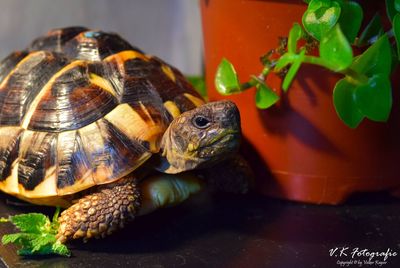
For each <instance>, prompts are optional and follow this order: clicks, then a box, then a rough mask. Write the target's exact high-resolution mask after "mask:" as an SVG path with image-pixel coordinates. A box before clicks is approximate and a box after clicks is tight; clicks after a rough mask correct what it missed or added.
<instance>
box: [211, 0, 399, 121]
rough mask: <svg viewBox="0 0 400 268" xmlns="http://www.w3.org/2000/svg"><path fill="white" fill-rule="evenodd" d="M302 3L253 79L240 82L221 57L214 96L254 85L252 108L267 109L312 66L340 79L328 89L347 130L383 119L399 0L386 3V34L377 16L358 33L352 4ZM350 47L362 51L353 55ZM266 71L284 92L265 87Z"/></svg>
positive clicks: (337, 0)
mask: <svg viewBox="0 0 400 268" xmlns="http://www.w3.org/2000/svg"><path fill="white" fill-rule="evenodd" d="M305 2H306V3H307V4H308V8H307V10H306V11H305V13H304V14H303V18H302V25H300V24H298V23H294V24H293V27H292V29H291V30H290V32H289V34H288V38H287V40H281V42H280V46H279V47H278V49H275V50H272V51H270V52H268V53H267V54H266V55H264V56H262V57H261V63H262V65H263V69H262V71H261V73H260V74H259V75H258V76H255V75H253V76H251V77H250V79H249V80H248V81H246V82H244V83H241V82H240V81H239V78H238V75H237V74H236V71H235V68H234V66H233V64H232V63H231V62H229V61H228V60H227V59H225V58H224V59H222V61H221V63H220V64H219V66H218V69H217V72H216V76H215V85H216V88H217V90H218V92H219V93H221V94H223V95H229V94H235V93H240V92H243V91H245V90H248V89H250V88H254V87H255V88H256V94H255V102H256V106H257V107H258V108H260V109H266V108H269V107H271V106H272V105H274V104H275V103H276V102H277V101H278V100H279V99H280V94H284V93H285V92H287V90H288V89H289V88H290V85H291V84H292V82H293V80H294V78H295V77H296V74H297V72H298V70H299V68H300V67H301V66H302V65H303V64H314V65H318V66H321V67H323V68H326V69H328V70H330V71H332V72H336V73H339V74H342V75H343V78H342V79H340V80H339V81H338V82H337V83H336V85H335V87H334V89H333V104H334V107H335V109H336V112H337V114H338V116H339V118H340V119H341V120H342V121H343V122H344V123H345V124H346V125H347V126H349V127H351V128H356V127H357V126H358V125H359V124H360V123H361V122H362V120H363V119H364V118H367V119H370V120H373V121H379V122H385V121H387V120H388V118H389V115H390V111H391V109H392V88H391V83H390V75H391V72H392V70H393V68H394V65H395V64H397V62H398V58H399V55H400V45H398V44H399V41H400V0H386V7H387V14H388V17H389V18H390V20H391V22H392V29H391V30H390V31H388V32H387V33H385V31H384V29H383V26H382V22H381V19H380V17H379V15H378V14H377V15H375V16H374V17H373V19H372V20H371V21H370V22H369V23H368V24H367V26H366V27H365V29H363V31H360V28H361V23H362V20H363V10H362V8H361V6H360V5H359V4H358V3H357V2H354V1H346V0H308V1H307V0H305ZM392 36H394V39H395V41H396V42H394V44H395V46H394V47H392V45H391V42H390V38H391V37H392ZM396 44H397V45H396ZM396 46H397V47H396ZM353 47H358V48H359V49H363V50H364V51H363V53H362V54H360V55H357V56H355V55H354V54H355V53H353ZM316 50H317V51H318V53H315V51H316ZM271 73H275V74H279V75H281V76H283V80H282V84H281V87H282V91H283V93H279V94H278V91H277V90H276V89H273V88H271V87H270V86H268V85H267V84H266V82H265V81H266V78H267V77H268V75H270V74H271Z"/></svg>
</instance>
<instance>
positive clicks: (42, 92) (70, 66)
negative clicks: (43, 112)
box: [21, 60, 85, 129]
mask: <svg viewBox="0 0 400 268" xmlns="http://www.w3.org/2000/svg"><path fill="white" fill-rule="evenodd" d="M84 63H85V62H84V61H82V60H77V61H73V62H71V63H70V64H68V65H67V66H64V67H63V68H62V69H61V70H59V71H58V72H57V73H56V74H54V75H53V76H52V77H51V78H50V80H49V81H48V82H47V83H46V85H44V87H43V88H42V89H41V90H40V92H39V94H37V95H36V97H35V99H34V100H33V101H32V103H31V105H30V107H29V110H28V111H27V112H26V113H25V116H24V118H23V120H22V125H21V126H22V128H24V129H27V128H28V125H29V122H30V121H31V119H32V116H33V113H34V112H35V110H36V108H37V106H38V105H39V102H40V101H41V100H42V98H43V96H44V95H45V94H46V93H47V92H48V91H49V90H50V89H51V86H52V85H53V83H54V82H55V81H56V79H57V78H59V77H60V76H61V75H63V74H64V73H65V72H67V71H69V70H71V69H73V68H75V67H76V66H79V65H82V64H84Z"/></svg>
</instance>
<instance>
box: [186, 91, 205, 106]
mask: <svg viewBox="0 0 400 268" xmlns="http://www.w3.org/2000/svg"><path fill="white" fill-rule="evenodd" d="M183 95H184V96H185V97H186V98H187V99H188V100H190V101H191V102H192V103H193V104H194V105H195V106H196V107H199V106H201V105H203V104H204V100H202V99H200V98H197V97H195V96H193V95H192V94H189V93H184V94H183Z"/></svg>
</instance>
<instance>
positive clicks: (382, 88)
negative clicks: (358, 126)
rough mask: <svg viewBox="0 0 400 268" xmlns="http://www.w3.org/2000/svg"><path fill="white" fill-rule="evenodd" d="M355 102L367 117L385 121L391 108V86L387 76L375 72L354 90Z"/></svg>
mask: <svg viewBox="0 0 400 268" xmlns="http://www.w3.org/2000/svg"><path fill="white" fill-rule="evenodd" d="M354 97H355V103H356V104H357V107H358V109H359V110H360V111H361V113H363V114H364V115H365V116H366V117H367V118H368V119H370V120H373V121H379V122H386V121H387V119H388V118H389V115H390V111H391V109H392V88H391V84H390V80H389V77H388V76H385V75H382V74H377V75H374V76H372V77H371V78H370V79H369V80H368V84H366V85H361V86H358V87H357V88H356V90H355V94H354Z"/></svg>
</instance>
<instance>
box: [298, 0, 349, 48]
mask: <svg viewBox="0 0 400 268" xmlns="http://www.w3.org/2000/svg"><path fill="white" fill-rule="evenodd" d="M340 12H341V7H340V5H339V4H338V3H337V2H336V1H330V0H312V1H311V2H310V3H309V5H308V8H307V10H306V12H305V13H304V14H303V18H302V22H303V26H304V28H305V30H306V31H307V32H308V33H309V34H310V35H311V36H313V37H314V38H315V39H317V40H321V39H322V37H323V36H324V35H325V34H326V33H327V32H328V31H329V30H330V29H332V28H333V27H334V26H335V25H336V23H337V22H338V20H339V17H340Z"/></svg>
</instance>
